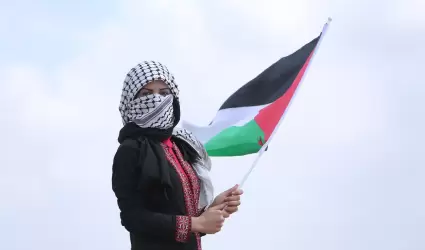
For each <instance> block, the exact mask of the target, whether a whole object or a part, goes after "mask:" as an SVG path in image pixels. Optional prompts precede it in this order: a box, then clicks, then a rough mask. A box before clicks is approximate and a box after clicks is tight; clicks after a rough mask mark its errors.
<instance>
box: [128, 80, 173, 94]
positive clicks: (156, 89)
mask: <svg viewBox="0 0 425 250" xmlns="http://www.w3.org/2000/svg"><path fill="white" fill-rule="evenodd" d="M152 94H159V95H162V96H167V95H170V94H171V90H170V88H169V87H168V86H167V84H165V82H163V81H160V80H155V81H152V82H150V83H148V84H146V85H145V86H144V87H143V88H142V89H141V90H140V91H139V93H137V96H136V98H137V97H141V96H145V95H152Z"/></svg>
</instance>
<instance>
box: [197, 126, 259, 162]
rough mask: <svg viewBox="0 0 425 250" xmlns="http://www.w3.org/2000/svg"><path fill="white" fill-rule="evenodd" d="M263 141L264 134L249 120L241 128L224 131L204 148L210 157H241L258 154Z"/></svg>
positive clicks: (234, 127) (236, 127) (230, 128)
mask: <svg viewBox="0 0 425 250" xmlns="http://www.w3.org/2000/svg"><path fill="white" fill-rule="evenodd" d="M263 140H264V132H263V131H262V130H261V128H260V127H259V126H258V124H257V123H256V122H255V120H251V121H249V122H248V123H246V124H245V125H243V126H232V127H229V128H226V129H224V130H223V131H221V132H220V133H219V134H218V135H216V136H214V137H213V138H211V139H210V140H209V141H208V142H207V143H206V144H205V148H206V150H207V152H208V154H209V155H210V156H241V155H246V154H252V153H256V152H258V151H259V150H260V148H261V145H260V142H263Z"/></svg>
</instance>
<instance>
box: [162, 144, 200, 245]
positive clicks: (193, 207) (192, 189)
mask: <svg viewBox="0 0 425 250" xmlns="http://www.w3.org/2000/svg"><path fill="white" fill-rule="evenodd" d="M161 145H162V147H163V149H164V152H165V156H166V158H167V160H168V161H169V162H170V163H171V165H173V167H174V169H175V170H176V172H177V174H178V176H179V178H180V181H181V184H182V187H183V194H184V200H185V205H186V213H187V216H177V217H176V224H177V225H176V226H177V230H176V241H179V242H186V241H187V240H188V239H189V236H190V229H191V225H190V224H187V222H185V220H186V219H184V218H188V219H187V220H188V221H189V223H190V222H191V217H196V216H198V212H199V211H198V202H199V193H200V184H199V179H198V176H197V174H196V172H195V171H194V170H193V168H192V167H191V166H190V164H189V163H187V162H186V161H185V160H184V159H183V156H182V154H181V152H180V150H179V149H178V147H177V146H176V145H175V144H174V143H173V148H172V150H173V151H174V153H175V154H173V152H170V150H171V149H170V148H169V147H167V145H165V144H164V143H162V144H161ZM175 155H176V156H177V159H176V158H175V157H174V156H175ZM176 161H178V162H176ZM179 163H180V165H181V166H182V168H179V166H178V164H179ZM183 171H184V172H183ZM195 237H196V241H197V249H198V250H202V247H201V236H200V234H199V233H195Z"/></svg>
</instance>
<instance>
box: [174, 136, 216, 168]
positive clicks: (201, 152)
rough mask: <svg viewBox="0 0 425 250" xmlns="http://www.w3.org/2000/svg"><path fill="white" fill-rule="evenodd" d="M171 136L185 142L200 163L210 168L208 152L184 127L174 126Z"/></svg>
mask: <svg viewBox="0 0 425 250" xmlns="http://www.w3.org/2000/svg"><path fill="white" fill-rule="evenodd" d="M173 136H174V137H175V138H178V139H180V140H182V141H183V142H185V143H186V144H187V145H189V146H190V148H192V149H193V150H194V151H195V152H196V155H197V158H198V159H199V160H200V163H201V165H204V166H206V167H207V168H208V169H209V168H210V165H211V163H210V158H209V156H208V153H207V151H206V149H205V147H204V145H203V144H202V142H201V141H200V140H198V138H196V136H195V135H194V134H193V133H192V132H190V131H189V130H187V129H184V128H175V129H174V131H173Z"/></svg>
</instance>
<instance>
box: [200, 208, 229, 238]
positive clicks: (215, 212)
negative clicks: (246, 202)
mask: <svg viewBox="0 0 425 250" xmlns="http://www.w3.org/2000/svg"><path fill="white" fill-rule="evenodd" d="M225 205H226V204H225V203H222V204H218V205H216V206H214V207H209V208H208V209H207V210H206V211H205V212H204V213H203V214H201V216H199V217H192V231H193V232H200V233H205V234H215V233H217V232H219V231H220V230H221V227H222V226H223V223H224V211H223V208H224V207H225Z"/></svg>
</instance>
